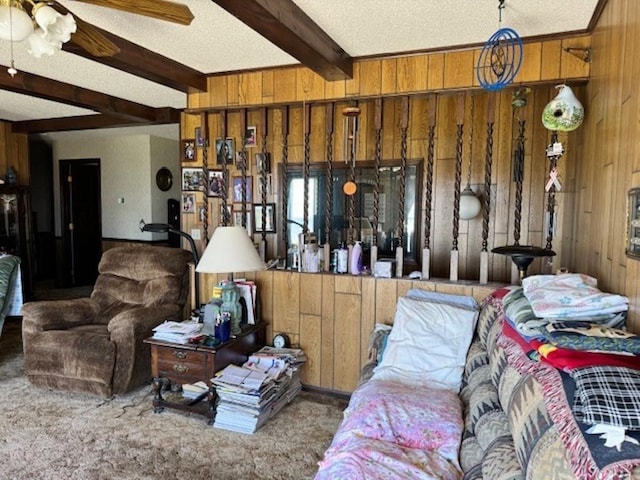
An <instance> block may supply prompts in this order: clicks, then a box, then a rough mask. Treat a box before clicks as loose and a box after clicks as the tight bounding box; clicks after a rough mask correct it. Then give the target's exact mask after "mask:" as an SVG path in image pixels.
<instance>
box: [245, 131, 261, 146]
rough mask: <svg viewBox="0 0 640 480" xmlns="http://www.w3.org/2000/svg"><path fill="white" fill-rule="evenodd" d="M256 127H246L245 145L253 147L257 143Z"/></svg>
mask: <svg viewBox="0 0 640 480" xmlns="http://www.w3.org/2000/svg"><path fill="white" fill-rule="evenodd" d="M256 130H257V129H256V127H255V126H251V127H247V131H246V132H245V134H244V145H245V147H255V146H256V145H257V144H258V136H257V133H256Z"/></svg>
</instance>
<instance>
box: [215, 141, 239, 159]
mask: <svg viewBox="0 0 640 480" xmlns="http://www.w3.org/2000/svg"><path fill="white" fill-rule="evenodd" d="M235 150H236V147H235V140H234V139H233V138H231V137H227V138H226V139H224V140H223V139H222V138H216V159H217V162H218V165H223V164H224V163H225V162H226V163H227V165H229V164H232V163H233V157H234V155H235Z"/></svg>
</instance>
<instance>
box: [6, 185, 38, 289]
mask: <svg viewBox="0 0 640 480" xmlns="http://www.w3.org/2000/svg"><path fill="white" fill-rule="evenodd" d="M33 249H34V245H33V232H32V225H31V201H30V197H29V188H28V187H26V186H22V185H7V184H1V185H0V251H2V252H4V253H10V254H12V255H16V256H18V257H20V263H21V265H20V267H21V270H22V289H23V293H24V298H25V300H28V299H29V298H30V297H31V296H32V295H33V276H34V275H33V274H34V269H35V265H34V258H35V257H34V251H33Z"/></svg>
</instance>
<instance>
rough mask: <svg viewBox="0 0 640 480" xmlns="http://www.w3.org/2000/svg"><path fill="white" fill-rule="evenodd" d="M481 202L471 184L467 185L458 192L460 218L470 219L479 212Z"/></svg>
mask: <svg viewBox="0 0 640 480" xmlns="http://www.w3.org/2000/svg"><path fill="white" fill-rule="evenodd" d="M481 208H482V204H481V203H480V200H479V199H478V197H476V194H475V193H474V192H473V190H471V186H470V185H467V186H466V187H465V189H464V190H462V192H460V220H471V219H472V218H475V217H477V216H478V214H479V213H480V209H481Z"/></svg>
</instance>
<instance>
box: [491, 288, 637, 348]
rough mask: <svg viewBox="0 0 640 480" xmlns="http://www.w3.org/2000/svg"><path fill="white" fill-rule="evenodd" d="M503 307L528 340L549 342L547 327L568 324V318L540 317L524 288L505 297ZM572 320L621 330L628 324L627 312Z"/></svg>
mask: <svg viewBox="0 0 640 480" xmlns="http://www.w3.org/2000/svg"><path fill="white" fill-rule="evenodd" d="M502 305H503V309H504V315H505V317H506V319H507V321H508V322H509V323H511V324H512V325H513V327H514V328H515V329H516V330H517V331H518V333H520V335H522V336H523V337H524V338H525V339H526V340H531V339H534V338H535V339H538V340H541V341H547V340H549V339H548V334H547V331H545V330H544V328H545V327H547V326H548V325H550V324H556V323H563V322H564V323H566V318H564V317H561V318H557V317H550V316H544V317H540V316H538V315H537V314H536V313H535V311H534V309H533V305H532V304H531V303H530V301H529V299H528V298H527V297H526V294H525V290H524V288H522V287H518V288H515V289H513V290H511V291H510V292H509V293H508V294H507V295H505V297H504V298H503V300H502ZM572 320H573V321H580V322H586V323H589V324H594V325H596V326H599V327H609V328H619V327H623V326H624V324H625V322H626V311H625V312H615V313H607V314H602V315H599V314H596V315H594V314H592V315H584V316H583V315H575V318H572ZM585 350H589V349H585Z"/></svg>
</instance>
